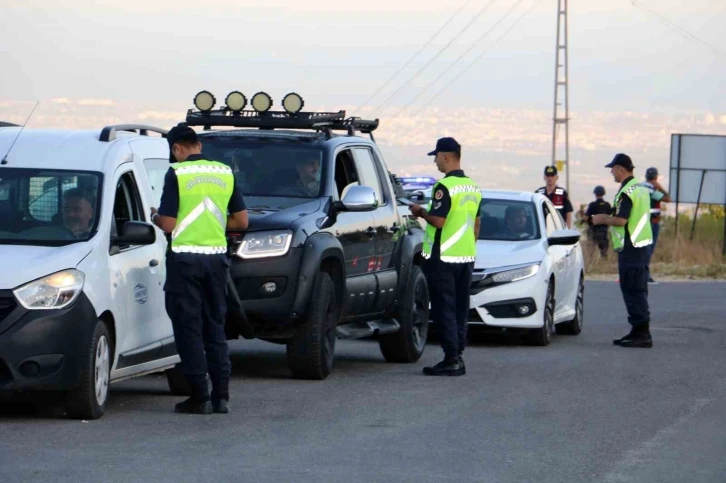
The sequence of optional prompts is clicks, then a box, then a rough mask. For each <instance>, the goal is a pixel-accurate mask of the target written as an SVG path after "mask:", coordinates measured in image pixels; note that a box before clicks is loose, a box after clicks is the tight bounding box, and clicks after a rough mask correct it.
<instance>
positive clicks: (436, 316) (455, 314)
mask: <svg viewBox="0 0 726 483" xmlns="http://www.w3.org/2000/svg"><path fill="white" fill-rule="evenodd" d="M429 156H435V158H434V162H435V163H436V167H437V168H438V169H439V171H441V172H442V173H444V174H445V176H444V177H443V179H441V180H439V181H438V182H436V183H435V184H434V186H433V188H432V197H431V202H430V203H429V207H428V209H426V208H424V207H423V206H421V205H411V206H410V207H409V209H410V210H411V213H412V214H413V215H414V216H416V217H420V218H423V219H424V220H425V221H426V223H427V225H426V230H425V236H424V245H423V251H422V254H423V257H424V258H425V259H426V261H425V264H424V273H425V274H426V280H427V282H428V285H429V292H430V294H431V312H432V320H433V322H434V323H435V324H436V325H437V327H439V329H440V331H441V346H442V348H443V350H444V360H443V361H441V362H439V363H438V364H436V365H435V366H433V367H425V368H424V369H423V372H424V374H426V375H430V376H461V375H464V374H466V366H465V365H464V358H463V352H464V348H465V347H466V338H467V327H468V322H469V288H470V286H471V275H472V272H473V271H474V261H475V260H476V233H478V232H479V224H480V218H479V216H480V213H479V207H480V204H481V192H480V191H479V188H478V187H477V185H476V184H475V183H474V182H473V181H472V180H471V179H470V178H468V177H467V176H466V175H465V174H464V171H463V170H462V169H461V146H460V145H459V143H458V142H457V141H456V140H455V139H454V138H451V137H445V138H441V139H439V140H438V141H437V142H436V149H434V150H433V151H431V152H430V153H429Z"/></svg>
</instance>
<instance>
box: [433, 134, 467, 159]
mask: <svg viewBox="0 0 726 483" xmlns="http://www.w3.org/2000/svg"><path fill="white" fill-rule="evenodd" d="M438 153H457V154H461V145H460V144H459V143H458V142H457V141H456V139H454V138H448V137H447V138H441V139H439V140H438V141H436V149H434V150H433V151H431V152H430V153H429V154H428V155H429V156H436V155H437V154H438Z"/></svg>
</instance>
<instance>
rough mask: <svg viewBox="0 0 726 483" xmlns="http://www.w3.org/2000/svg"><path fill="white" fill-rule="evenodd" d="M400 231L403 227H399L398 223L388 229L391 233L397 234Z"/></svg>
mask: <svg viewBox="0 0 726 483" xmlns="http://www.w3.org/2000/svg"><path fill="white" fill-rule="evenodd" d="M400 229H401V227H400V226H398V223H394V224H393V226H392V227H390V228H389V229H388V232H389V233H396V232H398V230H400Z"/></svg>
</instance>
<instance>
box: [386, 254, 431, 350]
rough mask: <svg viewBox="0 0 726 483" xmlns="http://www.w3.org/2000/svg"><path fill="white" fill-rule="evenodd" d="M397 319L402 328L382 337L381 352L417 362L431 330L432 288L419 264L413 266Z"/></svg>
mask: <svg viewBox="0 0 726 483" xmlns="http://www.w3.org/2000/svg"><path fill="white" fill-rule="evenodd" d="M397 320H398V322H399V323H400V324H401V328H400V329H399V330H398V332H394V333H392V334H384V335H382V336H381V337H380V339H379V342H378V344H379V346H380V348H381V353H382V354H383V357H384V358H385V359H386V360H387V361H388V362H408V363H411V362H416V361H418V360H419V359H420V358H421V356H422V355H423V352H424V349H425V348H426V339H427V337H428V330H429V288H428V285H427V284H426V277H425V276H424V274H423V271H422V270H421V267H419V266H418V265H414V266H413V267H411V274H410V275H409V276H408V283H407V284H406V292H405V293H404V294H403V299H402V301H401V310H400V311H399V313H398V314H397Z"/></svg>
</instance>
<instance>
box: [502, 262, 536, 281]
mask: <svg viewBox="0 0 726 483" xmlns="http://www.w3.org/2000/svg"><path fill="white" fill-rule="evenodd" d="M537 272H539V264H533V265H529V266H527V267H520V268H515V269H514V270H506V271H504V272H499V273H495V274H494V275H492V280H493V281H494V282H495V283H508V282H517V281H519V280H524V279H525V278H529V277H533V276H535V275H536V274H537Z"/></svg>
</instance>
